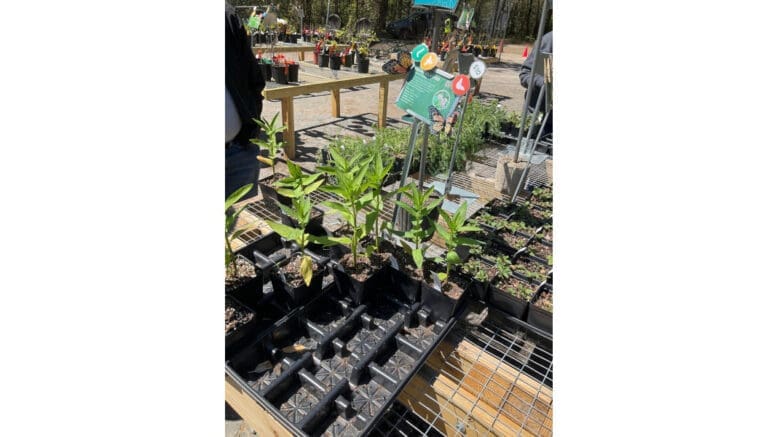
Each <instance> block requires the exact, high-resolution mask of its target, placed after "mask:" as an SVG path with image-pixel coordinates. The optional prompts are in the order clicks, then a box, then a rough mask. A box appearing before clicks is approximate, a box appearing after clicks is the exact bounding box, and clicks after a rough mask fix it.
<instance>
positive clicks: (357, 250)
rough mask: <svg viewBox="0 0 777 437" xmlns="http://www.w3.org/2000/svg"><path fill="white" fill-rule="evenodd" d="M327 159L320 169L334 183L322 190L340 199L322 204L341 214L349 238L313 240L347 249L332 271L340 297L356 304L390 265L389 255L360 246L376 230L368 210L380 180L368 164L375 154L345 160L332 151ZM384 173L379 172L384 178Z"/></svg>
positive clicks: (375, 212) (374, 213)
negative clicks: (369, 174)
mask: <svg viewBox="0 0 777 437" xmlns="http://www.w3.org/2000/svg"><path fill="white" fill-rule="evenodd" d="M330 157H331V164H332V165H330V166H322V167H320V168H319V170H320V171H321V172H323V173H325V174H328V175H330V176H332V177H333V178H334V180H336V183H334V184H326V185H324V186H322V187H321V190H323V191H326V192H329V193H332V194H334V195H336V196H337V197H339V198H340V199H339V201H331V200H330V201H325V202H323V205H324V206H326V207H328V208H331V209H332V210H334V211H336V212H338V213H340V215H341V216H342V217H343V219H344V220H345V222H346V223H347V224H348V227H349V232H350V236H342V237H334V236H328V237H321V238H319V239H316V241H317V242H321V243H323V244H325V245H334V244H341V245H344V246H348V249H349V250H350V251H349V253H347V254H345V255H344V256H343V257H342V258H341V259H340V261H339V263H338V264H337V265H336V266H335V267H334V268H333V269H332V270H333V274H334V277H335V283H336V284H337V287H338V289H339V290H340V292H341V294H344V295H350V296H351V299H352V300H353V302H354V303H355V304H357V305H359V304H361V302H362V301H363V300H364V291H365V289H370V288H372V287H375V286H377V285H379V284H380V281H381V280H382V276H383V275H382V272H383V270H384V268H385V267H386V266H387V265H388V263H389V255H388V254H385V253H380V252H378V251H377V250H369V251H367V250H366V249H364V248H363V246H362V244H360V243H362V240H363V239H365V238H366V237H368V236H369V235H370V233H371V232H372V231H374V230H375V224H376V221H377V220H378V215H379V211H378V210H377V209H375V208H374V206H373V208H372V209H371V210H367V208H368V207H369V206H370V204H371V203H373V200H374V196H375V190H374V189H375V184H376V183H377V181H378V180H379V181H380V182H381V183H382V178H381V177H380V175H377V176H376V175H375V171H376V169H375V165H374V164H373V165H371V163H375V161H376V159H375V158H376V157H375V155H374V154H369V155H368V154H365V153H358V154H356V155H355V156H353V157H351V158H350V159H346V158H344V157H343V156H342V155H340V153H338V151H337V149H334V148H333V149H330ZM379 171H380V170H379ZM368 172H372V173H371V174H372V175H373V176H368ZM386 173H387V171H385V172H382V174H383V177H385V174H386ZM360 215H361V216H364V221H360ZM373 238H378V236H373Z"/></svg>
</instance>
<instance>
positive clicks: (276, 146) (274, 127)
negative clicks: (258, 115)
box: [251, 112, 286, 176]
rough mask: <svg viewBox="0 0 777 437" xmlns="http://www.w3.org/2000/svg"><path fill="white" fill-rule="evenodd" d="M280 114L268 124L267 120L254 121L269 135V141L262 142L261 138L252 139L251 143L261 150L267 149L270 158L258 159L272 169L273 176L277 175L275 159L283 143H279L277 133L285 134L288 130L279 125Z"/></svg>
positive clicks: (277, 113)
mask: <svg viewBox="0 0 777 437" xmlns="http://www.w3.org/2000/svg"><path fill="white" fill-rule="evenodd" d="M279 114H280V113H279V112H276V113H275V116H273V118H272V120H271V121H270V122H268V121H267V120H266V119H264V118H262V119H261V120H257V119H255V118H254V119H253V120H254V122H255V123H256V124H258V125H259V127H260V128H261V129H262V130H263V131H264V132H265V134H267V139H266V140H262V139H259V138H254V139H251V142H252V143H253V144H256V145H257V146H259V148H260V149H261V148H262V147H264V148H266V149H267V152H268V157H267V158H265V157H263V156H260V157H259V158H258V159H259V160H260V161H262V162H264V163H265V164H267V165H269V166H270V167H272V174H273V176H274V175H275V158H277V157H278V152H279V151H280V150H281V146H282V145H283V143H279V142H278V141H277V139H276V135H275V134H277V133H280V132H283V131H284V130H285V129H286V125H285V124H284V125H278V115H279Z"/></svg>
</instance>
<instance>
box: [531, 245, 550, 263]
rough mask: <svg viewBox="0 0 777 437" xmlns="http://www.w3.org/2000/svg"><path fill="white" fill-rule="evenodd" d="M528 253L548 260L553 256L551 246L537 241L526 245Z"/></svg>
mask: <svg viewBox="0 0 777 437" xmlns="http://www.w3.org/2000/svg"><path fill="white" fill-rule="evenodd" d="M528 251H529V254H530V255H531V256H533V257H535V258H539V259H542V260H546V261H547V260H549V259H550V258H551V257H552V256H553V248H552V247H551V246H549V245H547V244H543V243H541V242H539V241H534V242H532V243H531V244H530V245H529V246H528Z"/></svg>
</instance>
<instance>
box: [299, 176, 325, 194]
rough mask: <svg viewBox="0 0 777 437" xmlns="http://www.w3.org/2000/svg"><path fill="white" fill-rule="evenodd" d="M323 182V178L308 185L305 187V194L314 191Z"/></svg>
mask: <svg viewBox="0 0 777 437" xmlns="http://www.w3.org/2000/svg"><path fill="white" fill-rule="evenodd" d="M323 183H324V178H321V179H319V180H318V181H316V182H314V183H313V184H311V185H308V186H307V187H306V188H305V190H304V193H305V194H310V193H312V192H314V191H316V190H317V189H318V187H320V186H321V184H323Z"/></svg>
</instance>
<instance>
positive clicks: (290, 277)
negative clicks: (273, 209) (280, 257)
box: [267, 196, 326, 306]
mask: <svg viewBox="0 0 777 437" xmlns="http://www.w3.org/2000/svg"><path fill="white" fill-rule="evenodd" d="M279 206H280V207H281V209H282V210H283V212H284V213H285V214H286V215H288V216H289V217H292V218H293V219H294V220H295V221H296V222H297V223H298V224H299V226H297V227H291V226H287V225H284V224H283V223H277V222H271V221H268V222H267V225H268V226H270V228H271V229H272V230H273V231H275V232H277V233H278V235H280V236H281V237H282V238H284V239H285V240H287V241H290V242H293V243H294V244H295V245H296V247H295V249H296V250H295V251H294V252H293V253H292V254H291V255H290V256H289V258H288V259H287V260H285V261H284V262H282V263H281V265H280V266H278V268H277V270H274V271H273V272H272V274H271V275H270V280H271V281H272V284H273V289H274V290H275V292H276V293H277V294H285V295H286V296H288V298H289V300H290V302H291V304H292V305H294V306H296V305H302V304H304V303H305V302H307V301H309V300H310V299H311V298H313V297H314V296H316V295H317V294H318V293H320V292H321V284H322V281H323V279H324V273H325V269H324V265H325V264H326V262H325V261H326V260H324V259H321V258H319V257H318V256H316V255H315V254H313V253H311V252H310V251H308V250H306V249H307V246H308V244H309V243H310V242H311V241H312V239H313V236H311V235H310V234H309V233H307V232H305V227H306V226H307V225H308V222H309V221H310V210H311V209H312V206H311V203H310V199H309V198H308V197H306V196H302V197H296V198H294V199H292V205H291V207H288V206H286V205H283V204H279Z"/></svg>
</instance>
